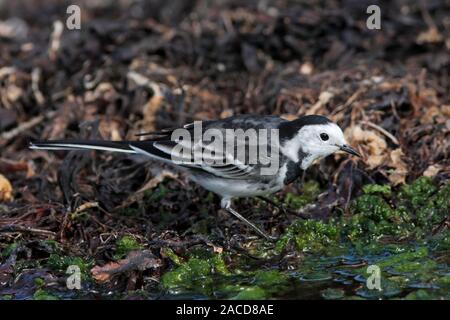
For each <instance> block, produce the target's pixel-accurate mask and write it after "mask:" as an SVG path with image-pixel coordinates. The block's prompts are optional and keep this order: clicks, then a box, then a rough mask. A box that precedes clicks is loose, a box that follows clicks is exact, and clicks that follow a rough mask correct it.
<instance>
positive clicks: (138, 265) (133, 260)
mask: <svg viewBox="0 0 450 320" xmlns="http://www.w3.org/2000/svg"><path fill="white" fill-rule="evenodd" d="M160 265H161V260H160V259H158V258H156V257H155V255H154V254H153V253H152V252H151V251H149V250H143V251H131V252H130V253H129V254H128V255H127V257H126V258H125V259H122V260H119V261H117V262H110V263H108V264H106V265H104V266H102V267H100V266H95V267H93V268H92V269H91V274H92V277H93V278H94V279H95V280H97V281H99V282H105V281H108V280H110V279H111V278H112V277H113V276H115V275H117V274H120V273H125V272H130V271H135V270H140V271H144V270H147V269H150V268H157V267H159V266H160Z"/></svg>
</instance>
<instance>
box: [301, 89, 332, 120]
mask: <svg viewBox="0 0 450 320" xmlns="http://www.w3.org/2000/svg"><path fill="white" fill-rule="evenodd" d="M333 97H334V93H332V92H330V91H323V92H321V93H320V95H319V100H318V101H317V102H316V103H315V104H314V105H313V106H312V107H311V108H309V110H308V111H307V112H306V114H307V115H310V114H316V113H317V111H318V110H319V109H320V108H322V107H323V106H324V105H326V104H327V103H328V102H330V100H331V99H332V98H333Z"/></svg>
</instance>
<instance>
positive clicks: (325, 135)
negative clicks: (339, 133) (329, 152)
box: [320, 133, 330, 141]
mask: <svg viewBox="0 0 450 320" xmlns="http://www.w3.org/2000/svg"><path fill="white" fill-rule="evenodd" d="M320 139H322V140H323V141H327V140H328V139H330V137H329V136H328V135H327V134H326V133H321V134H320Z"/></svg>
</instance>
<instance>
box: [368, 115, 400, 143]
mask: <svg viewBox="0 0 450 320" xmlns="http://www.w3.org/2000/svg"><path fill="white" fill-rule="evenodd" d="M361 123H363V124H365V125H368V126H369V127H371V128H373V129H375V130H378V131H380V132H381V133H382V134H384V135H385V136H386V137H388V138H389V139H391V141H392V142H393V143H395V144H396V145H400V143H399V142H398V140H397V138H396V137H394V136H393V135H392V134H390V133H389V132H387V131H386V130H385V129H383V128H382V127H380V126H379V125H376V124H375V123H373V122H370V121H364V120H363V121H361Z"/></svg>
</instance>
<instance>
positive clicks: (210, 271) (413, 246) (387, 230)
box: [161, 177, 450, 299]
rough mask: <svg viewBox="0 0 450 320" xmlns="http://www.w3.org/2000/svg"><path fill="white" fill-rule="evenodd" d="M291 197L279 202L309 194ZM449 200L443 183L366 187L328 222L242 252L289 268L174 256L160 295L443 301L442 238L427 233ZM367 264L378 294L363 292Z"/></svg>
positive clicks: (449, 188)
mask: <svg viewBox="0 0 450 320" xmlns="http://www.w3.org/2000/svg"><path fill="white" fill-rule="evenodd" d="M311 185H312V184H307V185H306V186H308V188H309V187H310V186H311ZM310 189H311V188H310ZM308 192H309V191H308ZM316 194H317V191H316ZM299 197H300V199H296V196H294V195H292V194H290V195H288V197H287V200H286V202H287V203H288V204H298V205H300V206H302V205H306V204H307V203H308V202H310V201H312V200H313V199H314V194H313V193H311V192H309V193H306V195H305V194H303V195H302V196H299ZM308 198H309V201H307V199H308ZM449 199H450V184H449V183H447V184H445V185H443V186H441V187H440V188H438V187H437V186H435V185H434V184H433V183H432V181H431V180H430V179H429V178H425V177H424V178H420V179H418V180H416V181H415V182H414V183H412V184H409V185H405V186H403V187H401V188H400V189H399V190H398V191H397V192H393V191H392V190H391V188H390V187H389V186H380V185H367V186H365V187H364V189H363V194H362V195H361V196H359V197H357V198H356V199H355V200H354V201H352V203H351V206H350V214H348V215H343V216H342V217H338V218H334V219H331V220H330V221H328V222H323V221H318V220H297V221H295V222H294V223H293V224H292V225H291V226H290V227H289V228H288V229H287V230H286V232H285V233H284V234H283V235H282V236H281V237H280V239H279V240H278V241H277V242H276V243H275V244H274V245H272V246H270V245H268V244H267V243H262V242H261V243H258V244H256V245H254V246H253V247H252V248H251V249H250V252H251V253H252V254H253V255H254V256H259V257H260V258H261V259H262V260H264V259H265V260H267V261H269V260H270V258H271V257H276V256H279V255H281V254H282V253H283V252H284V251H286V250H295V251H297V252H298V253H299V254H300V255H299V256H298V259H297V260H298V261H297V263H296V264H293V266H291V267H289V268H281V267H280V264H279V263H275V264H273V265H270V263H265V264H263V265H264V267H263V269H261V267H260V266H259V267H254V268H250V270H249V268H248V265H251V264H252V262H251V261H249V260H248V259H245V258H242V257H240V258H239V259H237V260H239V263H238V264H236V263H234V264H233V265H234V266H235V267H234V268H227V267H226V266H225V263H224V261H223V257H224V254H223V253H222V254H213V253H209V254H206V255H204V256H203V257H202V258H199V257H198V256H197V257H195V255H194V256H189V257H188V258H186V259H185V260H183V259H181V258H180V257H178V256H176V258H173V257H172V260H174V262H175V263H174V267H173V270H172V271H169V272H167V273H165V274H164V275H163V276H162V278H161V285H162V287H163V288H164V289H165V290H167V294H168V295H180V294H182V295H183V296H186V294H193V295H200V296H204V297H207V298H227V299H267V298H290V299H293V298H324V299H354V298H366V299H379V298H384V299H389V298H403V299H450V268H449V263H450V255H449V253H450V250H449V249H450V245H449V243H450V241H449V239H450V231H449V230H443V231H440V232H437V233H435V232H434V230H435V229H436V228H437V226H438V225H439V224H440V223H442V222H443V221H444V220H445V219H447V218H448V214H449V212H450V200H449ZM229 258H230V259H231V260H233V259H236V258H233V257H229ZM372 265H374V266H377V267H378V268H379V270H380V272H381V277H380V285H381V290H377V289H369V288H368V287H367V285H366V281H367V279H368V278H369V277H370V276H371V275H372V272H368V267H369V266H372ZM219 266H220V267H219ZM244 266H245V267H244ZM243 270H245V271H243Z"/></svg>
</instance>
